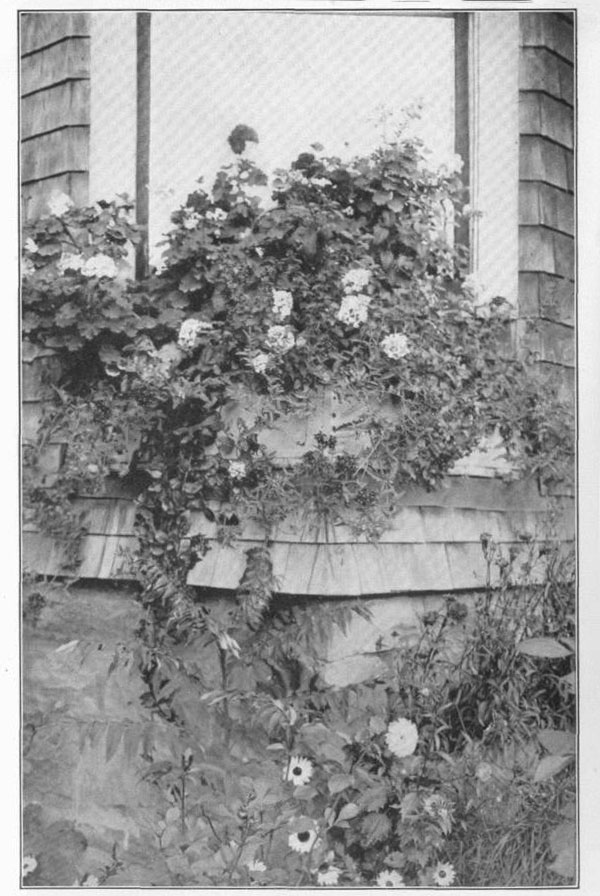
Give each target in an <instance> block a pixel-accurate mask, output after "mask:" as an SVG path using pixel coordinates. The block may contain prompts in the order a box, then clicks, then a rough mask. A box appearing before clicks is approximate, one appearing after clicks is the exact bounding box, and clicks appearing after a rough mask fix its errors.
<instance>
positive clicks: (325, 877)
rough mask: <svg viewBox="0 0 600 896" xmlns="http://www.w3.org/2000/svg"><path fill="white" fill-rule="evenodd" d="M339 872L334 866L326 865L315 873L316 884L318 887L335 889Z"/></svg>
mask: <svg viewBox="0 0 600 896" xmlns="http://www.w3.org/2000/svg"><path fill="white" fill-rule="evenodd" d="M341 873H342V872H341V870H340V869H339V868H336V866H335V865H326V866H325V867H324V868H323V869H322V870H320V871H318V872H317V883H318V884H319V886H320V887H335V885H336V884H337V882H338V881H339V879H340V874H341Z"/></svg>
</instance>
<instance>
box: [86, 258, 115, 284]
mask: <svg viewBox="0 0 600 896" xmlns="http://www.w3.org/2000/svg"><path fill="white" fill-rule="evenodd" d="M81 273H82V274H83V276H84V277H111V278H112V277H116V276H117V266H116V264H115V263H114V261H113V259H112V258H111V257H110V256H109V255H102V254H100V255H92V257H91V258H88V260H87V261H86V262H85V263H84V264H83V265H82V267H81Z"/></svg>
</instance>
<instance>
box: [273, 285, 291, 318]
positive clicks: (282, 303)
mask: <svg viewBox="0 0 600 896" xmlns="http://www.w3.org/2000/svg"><path fill="white" fill-rule="evenodd" d="M293 303H294V300H293V298H292V294H291V292H288V291H287V290H285V289H274V290H273V314H274V315H275V317H276V318H277V319H278V320H285V319H286V318H288V317H289V316H290V314H291V313H292V305H293Z"/></svg>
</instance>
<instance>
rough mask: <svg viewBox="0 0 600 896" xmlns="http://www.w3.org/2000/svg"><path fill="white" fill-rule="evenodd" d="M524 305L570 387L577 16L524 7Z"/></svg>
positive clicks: (548, 359) (524, 314) (549, 360)
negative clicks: (533, 10)
mask: <svg viewBox="0 0 600 896" xmlns="http://www.w3.org/2000/svg"><path fill="white" fill-rule="evenodd" d="M520 32H521V47H520V72H519V112H520V171H519V249H520V253H519V312H520V316H521V318H523V319H535V320H537V321H538V329H539V332H538V348H539V351H540V357H541V359H542V363H543V364H544V366H545V367H546V368H547V369H551V370H552V371H553V372H554V374H555V376H556V378H557V380H558V382H559V383H560V385H561V387H562V389H563V391H564V393H565V394H567V395H570V396H572V394H573V379H574V377H573V372H574V364H575V339H574V335H575V334H574V320H575V283H574V280H575V254H574V232H575V231H574V226H575V225H574V145H575V128H574V103H575V97H574V83H575V78H574V23H573V14H572V13H558V12H557V13H547V12H546V13H542V12H524V13H521V15H520Z"/></svg>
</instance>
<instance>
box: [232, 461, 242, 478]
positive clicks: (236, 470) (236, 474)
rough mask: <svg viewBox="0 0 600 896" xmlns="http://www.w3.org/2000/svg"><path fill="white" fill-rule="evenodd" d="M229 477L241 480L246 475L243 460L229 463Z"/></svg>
mask: <svg viewBox="0 0 600 896" xmlns="http://www.w3.org/2000/svg"><path fill="white" fill-rule="evenodd" d="M229 475H230V477H231V478H232V479H243V478H244V476H245V475H246V464H245V463H244V461H243V460H230V461H229Z"/></svg>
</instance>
